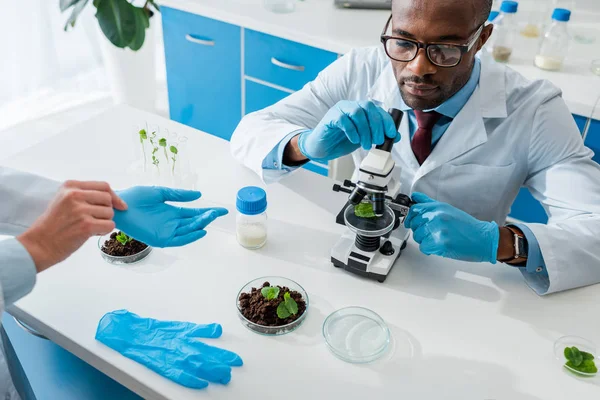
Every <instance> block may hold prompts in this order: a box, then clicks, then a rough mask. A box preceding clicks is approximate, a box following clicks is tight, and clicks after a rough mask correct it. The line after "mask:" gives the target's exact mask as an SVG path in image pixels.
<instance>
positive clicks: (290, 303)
mask: <svg viewBox="0 0 600 400" xmlns="http://www.w3.org/2000/svg"><path fill="white" fill-rule="evenodd" d="M283 303H284V304H285V308H286V309H287V310H288V311H289V313H290V314H292V315H296V314H298V303H296V301H295V300H294V299H292V296H290V292H286V293H285V294H284V295H283Z"/></svg>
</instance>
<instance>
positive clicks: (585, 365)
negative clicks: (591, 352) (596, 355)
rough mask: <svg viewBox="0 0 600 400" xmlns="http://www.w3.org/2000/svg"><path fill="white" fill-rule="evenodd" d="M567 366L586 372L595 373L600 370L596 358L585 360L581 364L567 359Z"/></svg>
mask: <svg viewBox="0 0 600 400" xmlns="http://www.w3.org/2000/svg"><path fill="white" fill-rule="evenodd" d="M565 366H566V367H569V368H571V369H572V370H575V371H577V372H583V373H585V374H595V373H597V372H598V367H596V364H595V363H594V360H584V361H583V362H582V363H581V364H580V365H575V364H573V362H572V361H567V362H566V364H565Z"/></svg>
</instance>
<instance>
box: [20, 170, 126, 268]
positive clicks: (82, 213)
mask: <svg viewBox="0 0 600 400" xmlns="http://www.w3.org/2000/svg"><path fill="white" fill-rule="evenodd" d="M113 208H115V209H118V210H126V209H127V205H126V204H125V202H124V201H123V200H121V199H120V198H119V197H118V196H117V195H116V194H115V193H114V192H113V191H112V189H111V188H110V186H109V185H108V183H105V182H78V181H67V182H65V183H64V184H63V185H62V186H61V187H60V189H59V191H58V193H57V195H56V196H55V198H54V199H53V200H52V202H51V203H50V205H49V206H48V208H47V209H46V211H45V212H44V214H42V215H41V216H40V217H39V218H38V219H37V220H36V221H35V222H34V223H33V225H32V226H31V227H30V228H29V229H28V230H27V231H25V232H24V233H23V234H22V235H20V236H19V237H17V239H18V240H19V241H20V242H21V244H23V246H24V247H25V248H26V249H27V251H28V252H29V254H30V255H31V258H32V259H33V261H34V263H35V266H36V268H37V270H38V272H41V271H43V270H45V269H46V268H48V267H50V266H52V265H54V264H56V263H59V262H61V261H63V260H64V259H65V258H67V257H68V256H70V255H71V254H72V253H73V252H74V251H75V250H77V249H78V248H79V247H81V245H82V244H83V243H85V241H86V240H87V239H89V238H90V237H91V236H94V235H104V234H106V233H109V232H110V231H112V230H113V229H114V228H115V223H114V222H113V220H112V219H113V215H114V210H113Z"/></svg>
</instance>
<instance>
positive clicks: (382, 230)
mask: <svg viewBox="0 0 600 400" xmlns="http://www.w3.org/2000/svg"><path fill="white" fill-rule="evenodd" d="M394 219H395V214H394V211H392V209H391V208H390V207H389V206H388V205H386V206H385V212H384V213H383V216H381V217H374V218H363V217H357V216H356V214H354V206H353V205H349V206H348V207H346V211H344V222H345V223H346V226H347V227H348V229H350V230H351V231H352V232H354V233H356V234H357V235H361V236H365V237H378V236H383V235H385V234H387V233H388V232H391V231H392V229H394V222H395V221H394Z"/></svg>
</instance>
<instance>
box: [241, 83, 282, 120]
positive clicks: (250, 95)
mask: <svg viewBox="0 0 600 400" xmlns="http://www.w3.org/2000/svg"><path fill="white" fill-rule="evenodd" d="M288 95H289V93H287V92H284V91H281V90H277V89H274V88H272V87H269V86H265V85H261V84H260V83H256V82H252V81H249V80H246V114H249V113H251V112H254V111H258V110H262V109H263V108H266V107H269V106H270V105H273V104H275V103H277V102H278V101H279V100H281V99H284V98H285V97H287V96H288Z"/></svg>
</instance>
